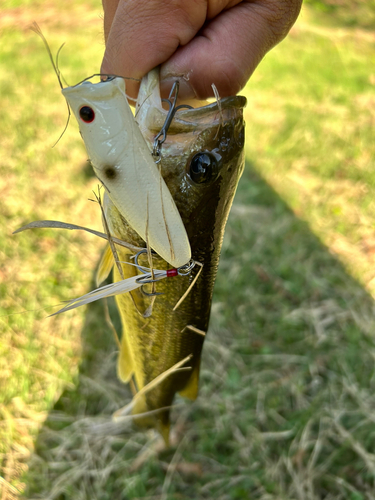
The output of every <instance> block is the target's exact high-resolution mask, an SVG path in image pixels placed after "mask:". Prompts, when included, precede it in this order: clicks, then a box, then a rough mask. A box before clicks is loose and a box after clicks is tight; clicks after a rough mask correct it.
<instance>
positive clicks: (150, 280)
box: [134, 248, 163, 297]
mask: <svg viewBox="0 0 375 500" xmlns="http://www.w3.org/2000/svg"><path fill="white" fill-rule="evenodd" d="M143 253H146V254H147V248H144V249H142V250H140V251H139V252H138V253H137V254H136V255H135V256H134V262H135V265H136V267H137V269H139V270H140V271H141V272H142V273H143V274H149V271H146V270H145V268H144V267H143V266H141V265H140V264H139V263H138V258H139V256H140V255H141V254H143ZM135 281H136V282H137V283H143V285H142V286H141V292H142V293H143V295H146V296H147V297H154V296H156V295H163V293H162V292H152V293H149V292H146V291H145V289H144V285H145V284H147V283H155V282H156V281H159V280H153V279H146V277H144V276H140V277H139V278H137V279H136V280H135Z"/></svg>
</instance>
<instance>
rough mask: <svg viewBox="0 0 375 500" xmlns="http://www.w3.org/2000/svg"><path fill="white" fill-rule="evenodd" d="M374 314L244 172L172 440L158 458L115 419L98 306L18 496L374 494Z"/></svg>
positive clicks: (116, 392) (338, 267)
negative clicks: (189, 396) (198, 358)
mask: <svg viewBox="0 0 375 500" xmlns="http://www.w3.org/2000/svg"><path fill="white" fill-rule="evenodd" d="M111 309H112V310H111V314H112V316H114V315H115V324H116V328H117V330H118V331H119V330H120V328H119V320H118V316H117V315H116V312H115V311H114V305H113V303H112V305H111ZM373 311H374V303H373V299H372V298H371V297H370V296H369V295H368V294H367V293H366V291H364V290H363V288H362V287H361V286H360V284H358V282H356V281H355V280H354V279H353V278H352V277H350V276H349V275H348V274H347V272H346V271H345V269H344V268H343V266H342V264H341V263H340V262H339V261H338V260H337V259H336V258H335V257H334V256H332V255H331V254H330V252H329V250H328V249H327V248H326V247H325V246H323V245H322V243H321V242H320V241H319V239H318V238H317V237H316V236H315V235H314V234H312V233H311V231H310V229H309V227H308V225H307V223H305V222H303V221H301V220H299V219H297V218H296V217H295V215H294V214H293V213H292V212H291V211H290V210H289V208H288V207H287V206H286V205H285V203H284V202H283V201H282V200H281V199H280V197H279V196H278V195H277V194H276V193H275V192H274V191H273V190H272V188H271V187H270V186H268V185H267V184H266V183H265V182H264V181H263V180H262V179H261V178H260V177H259V175H258V174H257V173H256V172H255V170H254V169H253V168H252V167H251V166H248V167H247V169H246V170H245V173H244V176H243V178H242V179H241V181H240V186H239V189H238V193H237V195H236V198H235V204H234V206H233V210H232V213H231V216H230V220H229V222H228V226H227V232H226V238H225V241H224V245H223V251H222V259H221V263H220V270H219V275H218V279H217V283H216V287H215V295H214V305H213V311H212V318H211V325H210V331H209V333H208V335H207V339H206V343H205V348H204V355H203V361H202V372H201V380H200V386H201V390H200V395H199V397H198V400H197V401H196V402H195V403H194V404H187V403H184V404H183V405H182V406H178V407H177V408H176V410H175V412H174V414H173V415H172V417H173V419H174V421H175V422H177V423H176V428H178V429H179V432H180V433H181V435H182V436H183V437H182V438H181V440H180V444H179V445H178V446H177V448H175V449H171V450H170V451H169V452H164V453H162V454H156V453H153V452H152V445H153V441H154V440H155V435H154V434H153V433H152V432H149V433H141V432H138V431H137V430H135V429H134V428H132V426H131V424H130V423H129V422H128V423H125V424H114V423H113V422H112V421H111V414H112V413H113V412H114V411H115V410H116V409H118V408H119V407H121V406H123V405H124V404H126V403H127V402H129V401H130V398H131V395H130V392H129V391H128V389H127V388H126V387H124V386H122V385H121V384H120V383H119V382H118V381H117V379H116V375H115V365H116V352H115V351H116V346H115V343H114V341H113V337H112V333H111V332H110V330H109V329H108V327H107V326H106V325H105V322H104V319H103V318H104V311H103V305H102V304H101V303H93V304H90V305H89V306H88V307H87V315H86V321H85V326H84V328H83V331H82V343H83V358H82V359H83V360H82V364H81V366H80V372H79V378H78V382H77V386H76V388H75V389H74V390H66V391H65V392H64V393H63V394H62V396H61V397H60V399H59V401H58V402H57V403H56V405H55V407H54V408H53V410H52V411H51V412H50V415H49V417H48V419H47V421H46V423H45V425H44V426H43V428H42V430H41V432H40V434H39V436H38V439H37V442H36V453H35V455H34V456H33V458H32V460H31V461H30V464H29V471H28V474H27V477H26V478H25V482H26V484H28V492H27V494H26V497H27V498H49V499H52V498H53V499H58V500H65V499H72V498H74V499H80V498H82V499H84V498H85V499H86V498H90V499H92V498H96V499H100V500H105V499H114V498H116V499H124V500H125V499H135V498H160V499H164V500H166V499H176V500H177V499H182V498H186V499H187V498H194V499H201V498H202V499H206V498H207V499H210V498H215V499H223V500H224V499H241V498H251V499H258V498H259V499H266V498H267V499H271V498H274V499H280V498H287V499H294V498H299V499H300V498H303V499H322V498H327V499H328V498H329V499H336V498H337V499H344V498H348V499H352V500H360V499H362V498H363V499H364V498H370V497H369V496H368V495H370V494H371V491H374V487H375V482H374V478H375V455H373V453H372V450H374V449H375V448H374V447H375V424H374V417H373V411H374V409H375V397H374V389H375V387H374V386H375V376H374V374H375V372H374V359H375V350H374V341H373V326H374V314H373ZM179 402H181V401H179ZM145 450H147V451H145ZM142 454H143V455H144V456H146V455H145V454H147V460H145V462H144V463H143V465H141V466H137V461H138V458H137V457H139V456H140V455H142ZM143 455H142V456H143Z"/></svg>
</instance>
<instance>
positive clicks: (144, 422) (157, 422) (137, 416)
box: [132, 396, 171, 448]
mask: <svg viewBox="0 0 375 500" xmlns="http://www.w3.org/2000/svg"><path fill="white" fill-rule="evenodd" d="M133 401H134V406H133V409H132V415H133V421H134V423H135V424H136V425H137V426H138V427H144V428H152V427H153V428H155V427H156V429H157V431H158V432H159V434H160V435H161V437H162V438H163V440H164V443H165V446H166V447H167V448H168V447H169V431H170V428H171V424H170V421H169V410H168V413H166V417H164V418H163V416H162V413H163V412H160V414H159V418H158V417H157V416H155V415H150V411H149V408H148V406H147V402H146V398H145V396H141V397H135V398H133ZM151 413H152V412H151Z"/></svg>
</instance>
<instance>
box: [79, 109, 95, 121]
mask: <svg viewBox="0 0 375 500" xmlns="http://www.w3.org/2000/svg"><path fill="white" fill-rule="evenodd" d="M79 116H80V117H81V120H82V121H84V122H85V123H91V122H93V121H94V119H95V112H94V110H93V109H92V108H90V106H82V108H81V109H80V110H79Z"/></svg>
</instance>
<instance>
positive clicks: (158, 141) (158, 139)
mask: <svg viewBox="0 0 375 500" xmlns="http://www.w3.org/2000/svg"><path fill="white" fill-rule="evenodd" d="M179 88H180V83H179V81H178V80H177V81H175V82H174V84H173V86H172V88H171V91H170V93H169V97H168V99H162V101H163V102H166V103H167V104H168V106H169V110H168V114H167V118H166V119H165V122H164V125H163V126H162V128H161V130H160V132H159V133H158V134H157V135H156V136H155V139H154V144H153V148H152V156H153V157H154V158H155V163H159V162H160V160H161V147H162V145H163V143H164V141H165V139H166V138H167V133H168V129H169V127H170V125H171V123H172V120H173V118H174V115H175V114H176V112H177V111H178V110H179V109H183V108H185V109H193V106H189V104H180V106H176V104H177V96H178V90H179ZM173 94H174V95H173ZM172 98H173V102H172Z"/></svg>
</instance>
